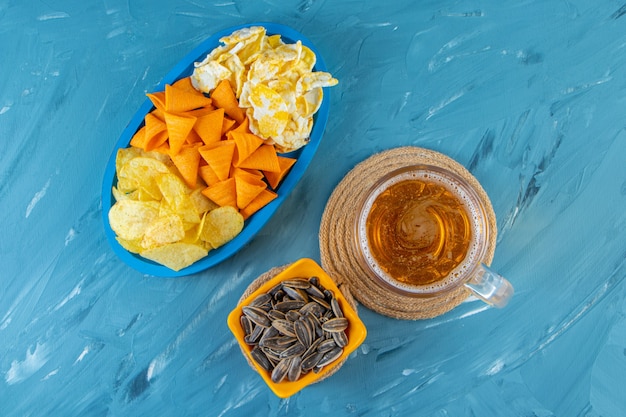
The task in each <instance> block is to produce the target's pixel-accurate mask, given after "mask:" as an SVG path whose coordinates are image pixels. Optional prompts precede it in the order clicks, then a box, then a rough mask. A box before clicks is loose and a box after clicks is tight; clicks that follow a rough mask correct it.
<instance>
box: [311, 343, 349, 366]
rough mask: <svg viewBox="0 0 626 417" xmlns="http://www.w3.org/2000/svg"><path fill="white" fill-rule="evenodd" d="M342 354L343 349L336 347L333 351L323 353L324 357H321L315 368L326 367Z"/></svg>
mask: <svg viewBox="0 0 626 417" xmlns="http://www.w3.org/2000/svg"><path fill="white" fill-rule="evenodd" d="M342 353H343V349H342V348H340V347H336V348H334V349H333V350H330V351H328V352H326V353H324V356H322V358H321V359H320V361H319V362H318V363H317V365H315V366H319V367H323V366H326V365H328V364H329V363H331V362H334V361H335V360H337V359H338V358H339V357H340V356H341V354H342Z"/></svg>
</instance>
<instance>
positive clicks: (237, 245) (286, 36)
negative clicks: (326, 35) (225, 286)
mask: <svg viewBox="0 0 626 417" xmlns="http://www.w3.org/2000/svg"><path fill="white" fill-rule="evenodd" d="M250 26H263V27H265V29H266V31H267V34H268V35H276V34H278V35H281V38H282V39H283V41H285V42H286V43H295V42H296V41H298V40H300V41H301V42H302V44H303V45H305V46H307V47H308V48H310V49H311V50H312V51H313V52H314V53H315V56H316V57H317V60H316V63H315V67H314V70H315V71H327V69H326V65H325V64H324V61H323V60H322V58H321V55H320V53H319V51H318V50H317V49H316V48H315V46H314V45H313V44H312V43H311V41H310V40H308V39H307V38H306V37H304V35H302V34H301V33H299V32H297V31H295V30H294V29H292V28H290V27H287V26H284V25H280V24H276V23H250V24H245V25H239V26H233V27H230V28H226V29H224V30H222V31H220V32H217V33H215V34H214V35H213V36H211V37H210V38H208V39H207V40H205V41H204V42H202V43H201V44H200V45H198V46H197V47H196V48H195V49H194V50H193V51H191V52H190V53H189V54H188V55H187V56H185V57H184V58H183V59H182V60H181V61H180V62H179V63H178V64H177V65H176V66H175V67H174V68H173V69H172V70H171V71H170V72H169V73H168V74H167V75H166V76H165V77H164V78H163V80H162V81H161V83H160V84H159V85H158V86H157V88H156V89H155V91H162V90H164V89H165V85H166V84H172V83H174V82H175V81H176V80H178V79H180V78H184V77H187V76H190V75H191V74H192V73H193V69H194V66H193V64H194V62H198V61H202V60H203V59H204V58H205V57H206V55H207V54H208V53H209V52H210V51H211V50H213V49H214V48H216V47H217V46H219V45H221V44H220V41H219V40H220V38H222V37H224V36H227V35H230V34H231V33H232V32H234V31H235V30H238V29H241V28H245V27H250ZM324 90H325V91H324V97H323V100H322V104H321V106H320V108H319V110H318V112H317V113H316V114H315V116H314V118H313V129H312V131H311V136H310V139H309V143H308V144H307V145H306V146H304V147H302V148H300V149H298V150H297V151H294V152H291V153H289V154H284V155H285V156H289V157H292V158H296V159H297V161H296V163H295V164H294V165H293V166H292V168H291V171H290V172H289V173H288V174H287V176H286V177H285V178H284V179H283V182H282V184H281V185H280V186H279V187H278V189H277V190H276V193H277V194H278V197H277V198H275V199H274V200H273V201H272V202H270V203H269V204H268V205H266V206H265V207H263V208H262V209H261V210H259V211H258V212H256V213H255V214H253V215H252V216H251V217H250V218H249V219H247V220H246V222H245V224H244V228H243V230H242V231H241V233H240V234H239V235H237V236H236V237H235V238H234V239H233V240H231V241H230V242H228V243H227V244H225V245H224V246H222V247H220V248H218V249H214V250H211V251H209V254H208V255H207V256H206V257H205V258H202V259H201V260H199V261H197V262H195V263H194V264H192V265H190V266H188V267H186V268H184V269H181V270H180V271H173V270H171V269H169V268H167V267H165V266H163V265H160V264H157V263H155V262H152V261H150V260H148V259H146V258H143V257H141V256H139V255H137V254H133V253H131V252H128V251H127V250H126V249H124V248H123V247H122V246H121V245H120V244H119V243H118V242H117V240H116V238H115V237H116V236H115V232H113V230H112V229H111V225H110V224H109V216H108V214H109V209H110V208H111V206H112V205H113V204H114V203H115V199H114V198H113V194H112V193H111V188H112V187H113V185H115V184H117V176H116V173H115V157H116V155H117V151H118V149H120V148H126V147H128V146H129V143H130V140H131V139H132V137H133V135H134V134H135V132H136V131H137V130H138V129H139V128H140V127H141V125H142V124H143V121H144V117H145V116H146V114H147V113H148V112H150V111H151V110H152V109H153V105H152V102H151V101H150V100H149V99H148V98H146V101H145V102H144V103H143V105H142V106H141V107H140V108H139V110H138V111H137V113H135V116H134V117H133V118H132V120H131V121H130V123H129V124H128V125H127V127H126V129H124V131H123V132H122V135H121V137H120V138H119V140H118V141H117V143H116V145H115V148H114V149H113V152H112V153H111V156H110V157H109V161H108V163H107V166H106V170H105V172H104V180H103V183H102V219H103V221H104V231H105V234H106V236H107V239H108V241H109V243H110V244H111V247H112V248H113V251H114V252H115V253H116V254H117V256H118V257H119V258H121V259H122V260H123V261H124V262H125V263H127V264H128V265H129V266H131V267H133V268H134V269H136V270H137V271H139V272H142V273H144V274H148V275H154V276H159V277H180V276H186V275H191V274H195V273H197V272H200V271H203V270H205V269H208V268H210V267H212V266H215V265H217V264H218V263H220V262H222V261H224V260H225V259H227V258H229V257H230V256H232V255H234V254H235V253H237V251H239V250H240V249H241V248H242V247H243V246H245V245H246V244H247V243H248V242H249V241H250V240H251V239H252V238H253V237H254V236H255V235H256V234H257V233H258V232H259V230H261V228H262V227H263V226H264V225H265V223H266V222H267V221H268V220H269V219H270V218H271V217H272V215H273V214H274V213H275V212H276V210H277V209H278V207H279V206H280V205H281V204H282V203H283V201H285V199H286V198H287V196H288V195H289V193H290V192H291V190H292V189H293V188H294V186H295V185H296V184H297V183H298V181H299V180H300V178H302V175H303V174H304V172H305V170H306V169H307V167H308V166H309V163H310V162H311V160H312V159H313V156H314V155H315V152H316V151H317V148H318V146H319V143H320V141H321V139H322V135H323V133H324V129H325V127H326V122H327V121H328V113H329V107H330V100H329V97H328V91H327V88H324Z"/></svg>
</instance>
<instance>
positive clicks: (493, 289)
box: [465, 264, 514, 308]
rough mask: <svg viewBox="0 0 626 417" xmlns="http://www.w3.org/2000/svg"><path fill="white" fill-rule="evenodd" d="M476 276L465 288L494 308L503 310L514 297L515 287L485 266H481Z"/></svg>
mask: <svg viewBox="0 0 626 417" xmlns="http://www.w3.org/2000/svg"><path fill="white" fill-rule="evenodd" d="M479 266H480V268H479V270H478V272H477V273H476V275H475V276H474V277H473V278H472V279H471V280H470V281H468V282H466V283H465V286H466V287H467V288H469V289H470V290H471V291H472V293H474V295H476V296H477V297H478V298H480V299H481V300H483V301H484V302H486V303H487V304H490V305H492V306H494V307H498V308H502V307H504V306H505V305H507V303H508V302H509V300H510V299H511V297H512V296H513V292H514V290H513V286H512V285H511V283H510V282H509V281H507V280H506V279H505V278H504V277H503V276H501V275H500V274H498V273H496V272H494V271H493V270H492V269H490V268H489V267H488V266H486V265H485V264H480V265H479Z"/></svg>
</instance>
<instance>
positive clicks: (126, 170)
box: [117, 156, 170, 200]
mask: <svg viewBox="0 0 626 417" xmlns="http://www.w3.org/2000/svg"><path fill="white" fill-rule="evenodd" d="M168 172H170V170H169V168H168V167H167V165H165V164H164V163H163V162H161V161H159V160H157V159H154V158H149V157H146V156H138V157H135V158H132V159H131V160H129V161H127V162H126V163H125V164H124V165H123V166H122V168H121V169H120V171H119V172H118V174H117V176H118V188H120V189H121V190H122V191H133V187H134V188H135V189H137V188H142V189H143V190H144V191H145V192H147V193H148V194H149V195H151V196H152V197H153V198H154V199H155V200H159V199H160V198H161V192H160V191H159V188H158V187H157V185H156V183H155V180H154V179H155V177H156V176H157V175H158V174H162V173H168ZM120 181H121V182H122V184H125V182H124V181H128V185H125V186H124V188H122V187H120Z"/></svg>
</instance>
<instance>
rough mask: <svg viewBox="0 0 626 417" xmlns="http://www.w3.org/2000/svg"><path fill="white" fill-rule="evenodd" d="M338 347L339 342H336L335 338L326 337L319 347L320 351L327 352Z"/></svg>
mask: <svg viewBox="0 0 626 417" xmlns="http://www.w3.org/2000/svg"><path fill="white" fill-rule="evenodd" d="M336 347H337V343H335V339H332V338H331V339H326V340H323V341H321V342H320V344H319V345H318V347H317V351H318V352H322V353H326V352H328V351H330V350H333V349H334V348H336Z"/></svg>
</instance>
